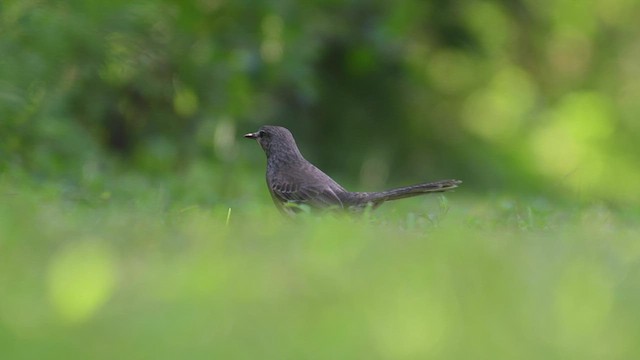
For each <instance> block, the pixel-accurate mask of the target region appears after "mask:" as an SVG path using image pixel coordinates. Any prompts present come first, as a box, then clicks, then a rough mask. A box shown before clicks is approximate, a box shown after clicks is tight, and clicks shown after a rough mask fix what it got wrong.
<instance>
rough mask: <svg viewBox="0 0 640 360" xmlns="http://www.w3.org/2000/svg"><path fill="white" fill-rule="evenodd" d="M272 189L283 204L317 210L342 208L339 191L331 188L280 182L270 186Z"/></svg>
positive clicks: (273, 193) (275, 196) (272, 192)
mask: <svg viewBox="0 0 640 360" xmlns="http://www.w3.org/2000/svg"><path fill="white" fill-rule="evenodd" d="M270 189H271V194H272V195H273V196H274V198H275V199H276V200H280V201H281V202H282V203H287V202H292V203H295V204H305V205H309V206H311V207H316V208H329V207H331V206H337V207H340V208H341V207H342V201H341V200H340V198H339V197H338V195H337V192H336V191H337V189H335V190H334V189H332V188H331V187H329V186H323V185H312V184H304V183H303V184H297V183H294V182H283V181H280V182H275V183H272V184H270Z"/></svg>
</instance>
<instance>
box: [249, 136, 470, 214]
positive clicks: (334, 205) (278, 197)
mask: <svg viewBox="0 0 640 360" xmlns="http://www.w3.org/2000/svg"><path fill="white" fill-rule="evenodd" d="M244 137H245V138H248V139H254V140H256V141H257V142H258V143H259V144H260V146H261V147H262V150H264V153H265V154H266V156H267V172H266V178H267V186H268V187H269V193H270V194H271V197H272V199H273V202H274V203H275V205H276V207H277V208H278V209H279V210H280V211H281V212H283V213H284V214H286V215H289V216H295V215H296V214H297V213H299V212H301V211H305V210H307V209H309V208H310V209H313V210H327V209H331V210H334V209H335V210H347V211H348V212H352V213H360V212H363V211H364V210H365V209H367V208H372V209H375V208H377V207H378V206H380V205H381V204H382V203H384V202H386V201H389V200H397V199H403V198H407V197H412V196H417V195H422V194H428V193H437V192H444V191H448V190H452V189H455V188H457V187H458V185H460V184H461V183H462V181H460V180H453V179H452V180H440V181H435V182H429V183H423V184H417V185H411V186H405V187H399V188H394V189H390V190H385V191H378V192H351V191H348V190H346V189H345V188H344V187H342V185H340V184H338V183H337V182H336V181H335V180H333V179H332V178H331V177H329V175H327V174H325V173H324V172H322V170H320V169H318V168H317V167H316V166H315V165H313V164H312V163H310V162H309V161H307V159H305V158H304V156H302V153H301V152H300V149H298V146H297V144H296V141H295V139H294V138H293V135H292V134H291V132H290V131H289V130H288V129H286V128H284V127H281V126H273V125H264V126H262V127H260V129H259V130H258V131H256V132H252V133H248V134H245V135H244Z"/></svg>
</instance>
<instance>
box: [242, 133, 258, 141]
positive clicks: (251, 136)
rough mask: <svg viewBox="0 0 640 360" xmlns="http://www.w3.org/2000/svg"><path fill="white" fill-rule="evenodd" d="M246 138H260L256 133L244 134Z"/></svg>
mask: <svg viewBox="0 0 640 360" xmlns="http://www.w3.org/2000/svg"><path fill="white" fill-rule="evenodd" d="M244 137H246V138H247V139H257V138H258V133H257V132H254V133H248V134H244Z"/></svg>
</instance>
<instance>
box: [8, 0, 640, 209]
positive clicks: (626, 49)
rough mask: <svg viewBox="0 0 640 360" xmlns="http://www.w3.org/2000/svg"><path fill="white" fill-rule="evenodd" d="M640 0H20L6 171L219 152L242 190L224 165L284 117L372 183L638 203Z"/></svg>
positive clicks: (213, 160) (176, 165) (350, 172)
mask: <svg viewBox="0 0 640 360" xmlns="http://www.w3.org/2000/svg"><path fill="white" fill-rule="evenodd" d="M639 12H640V4H639V3H638V2H637V1H635V0H588V1H586V2H585V1H581V2H578V1H574V0H537V1H530V0H512V1H505V0H493V1H492V0H486V1H475V0H468V1H446V0H431V1H415V0H403V1H369V0H366V1H365V0H349V1H337V0H316V1H305V2H296V1H289V0H280V1H273V0H269V1H266V0H253V1H225V0H193V1H173V0H134V1H118V0H115V1H77V0H66V1H45V0H19V1H18V0H6V1H3V2H2V4H0V34H1V35H0V52H1V53H2V54H3V56H2V58H1V59H0V171H5V172H6V171H12V170H16V169H18V170H20V171H26V172H27V173H29V174H34V175H37V176H39V177H43V178H51V177H62V178H65V179H67V180H69V181H70V182H73V183H91V182H93V181H96V179H99V178H100V176H101V174H103V173H108V172H110V171H111V170H112V169H113V168H114V167H116V168H117V167H120V166H122V165H124V166H125V167H127V168H133V169H136V171H138V170H140V171H141V172H142V173H144V174H152V175H154V176H162V175H164V174H170V173H180V172H185V171H186V172H194V171H195V172H197V171H199V170H197V169H200V168H202V167H203V166H205V165H202V164H207V165H206V166H207V167H208V168H209V169H210V171H212V172H215V174H216V175H215V176H212V178H214V180H212V181H213V182H214V183H213V184H210V186H211V188H212V189H213V190H215V191H217V192H218V193H226V191H228V190H229V189H231V190H232V191H238V189H237V188H236V187H235V186H236V185H234V183H233V181H230V180H220V179H219V178H221V177H224V176H232V177H233V176H235V178H238V174H243V173H246V172H247V171H248V170H247V166H248V165H246V164H251V163H253V164H259V161H260V160H259V158H260V156H262V155H261V154H260V152H259V150H258V149H256V148H255V147H252V146H250V145H248V144H247V145H246V146H243V147H242V148H240V147H239V146H238V145H237V143H236V142H237V141H238V139H239V138H240V137H239V135H240V134H242V133H243V132H248V131H251V130H255V128H256V127H258V126H259V125H260V124H264V123H271V124H282V125H285V126H287V127H289V128H291V129H292V130H293V131H294V133H295V135H296V136H297V137H298V139H299V141H300V143H301V144H302V147H303V151H304V152H305V153H306V154H307V155H308V156H309V157H310V158H311V159H312V160H314V162H316V163H318V165H319V166H320V167H322V168H324V169H326V170H328V171H329V172H331V173H332V174H335V175H337V177H338V178H339V179H340V180H343V181H345V182H346V183H350V184H351V185H356V184H357V185H358V186H360V187H361V188H363V189H367V190H369V189H373V188H379V187H382V186H384V185H385V184H386V183H400V182H402V183H404V182H407V179H411V180H409V181H412V182H418V181H420V180H426V179H435V178H439V177H458V178H462V179H463V180H466V183H465V186H467V187H469V188H475V189H477V190H500V191H503V190H510V191H523V192H532V191H536V192H537V191H541V190H545V191H547V192H550V193H555V194H565V195H568V196H569V197H573V198H579V199H586V200H589V199H593V198H600V199H606V200H611V201H618V202H630V201H631V202H635V201H638V200H639V199H640V188H639V187H638V186H637V184H638V183H639V182H640V170H639V168H638V167H637V164H638V163H639V162H640V151H638V147H637V142H638V141H639V140H640V122H638V118H639V117H640V101H638V99H640V85H638V81H637V79H638V78H639V77H640V67H638V66H637V64H639V63H640V46H639V43H638V41H637V39H638V37H639V36H640V25H639V24H638V21H637V18H636V14H638V13H639ZM239 154H242V156H244V157H247V158H249V159H242V160H239ZM238 163H244V164H245V165H242V164H238ZM192 167H196V168H197V169H196V170H193V169H191V168H192ZM256 167H257V165H256ZM255 172H257V171H255ZM225 174H227V175H225ZM228 174H231V175H228ZM233 189H235V190H233Z"/></svg>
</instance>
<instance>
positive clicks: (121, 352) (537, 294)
mask: <svg viewBox="0 0 640 360" xmlns="http://www.w3.org/2000/svg"><path fill="white" fill-rule="evenodd" d="M141 191H142V190H141ZM0 197H1V198H2V201H0V348H1V349H2V354H3V356H2V357H3V358H4V359H45V358H46V359H49V358H60V359H70V358H78V359H149V358H154V359H424V358H437V359H456V358H457V359H470V358H473V359H478V358H479V359H567V358H576V359H616V358H617V359H631V358H638V357H640V345H639V344H640V342H638V338H639V335H640V322H638V321H637V318H638V316H639V315H640V311H639V305H638V304H640V281H638V275H640V266H639V264H640V242H639V241H638V240H639V239H640V236H639V235H640V232H639V229H640V227H639V226H638V225H637V224H636V222H635V221H634V219H635V218H636V215H637V211H636V210H634V209H625V210H611V209H610V208H608V207H605V206H602V205H583V206H571V205H558V204H553V203H552V202H548V201H546V202H545V201H541V200H523V199H517V198H515V197H505V198H500V197H497V196H493V197H483V198H468V197H466V196H465V194H464V192H463V191H459V192H458V193H454V194H452V195H448V196H447V198H446V199H447V200H446V201H445V200H444V199H445V198H442V197H438V196H435V197H425V198H421V199H415V200H407V201H405V202H398V203H396V204H388V205H385V206H383V207H382V208H381V209H379V211H376V212H374V213H372V214H370V216H369V217H365V218H362V219H353V218H342V217H333V216H329V217H324V218H316V217H311V216H309V217H306V218H304V219H302V220H300V221H295V222H294V221H289V220H287V219H283V218H282V217H281V216H280V215H279V214H278V213H277V211H276V210H275V208H273V207H272V206H271V204H268V203H266V202H265V203H259V204H257V205H255V204H254V205H251V203H250V202H246V201H239V202H238V206H234V207H232V212H231V214H230V216H229V213H228V211H229V207H228V206H220V207H215V206H204V205H199V204H198V203H193V204H184V203H180V202H179V201H173V200H171V199H169V200H167V199H168V198H167V196H166V195H158V192H157V191H155V190H147V191H146V192H142V193H140V194H139V196H138V197H127V196H123V197H120V196H119V195H118V192H117V191H115V192H112V193H104V192H96V193H95V194H94V193H91V192H87V193H83V195H82V196H81V197H80V198H78V197H74V196H69V195H68V194H65V193H64V192H62V191H60V190H59V189H57V188H56V187H53V186H51V187H48V188H47V187H42V186H38V187H29V186H17V185H16V184H15V183H7V182H6V181H5V182H4V183H2V184H1V185H0ZM260 199H261V200H264V199H265V197H261V198H260Z"/></svg>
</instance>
